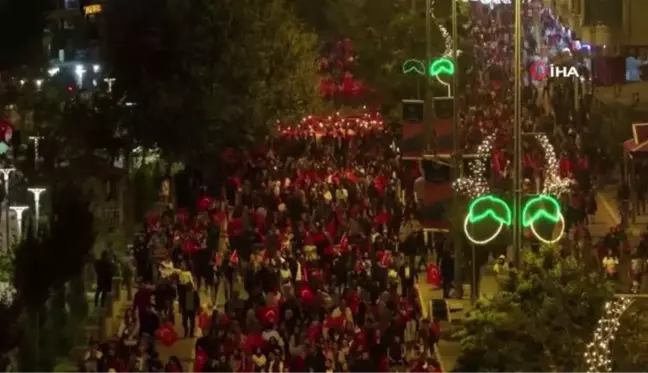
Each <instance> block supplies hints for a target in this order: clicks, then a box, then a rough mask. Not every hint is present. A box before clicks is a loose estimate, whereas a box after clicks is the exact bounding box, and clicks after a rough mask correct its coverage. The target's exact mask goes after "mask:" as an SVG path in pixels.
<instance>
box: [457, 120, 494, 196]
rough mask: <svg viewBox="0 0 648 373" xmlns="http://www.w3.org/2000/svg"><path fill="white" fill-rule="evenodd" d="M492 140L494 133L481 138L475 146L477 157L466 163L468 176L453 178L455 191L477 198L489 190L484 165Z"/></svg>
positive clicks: (491, 149) (487, 158)
mask: <svg viewBox="0 0 648 373" xmlns="http://www.w3.org/2000/svg"><path fill="white" fill-rule="evenodd" d="M494 142H495V133H493V134H492V135H488V136H486V137H485V138H484V140H482V143H481V144H479V146H478V147H477V159H475V160H473V161H471V162H470V163H469V164H468V169H469V171H470V176H469V177H460V178H459V179H457V180H455V182H454V183H453V188H454V190H455V191H457V192H458V193H461V194H464V195H466V196H468V197H470V198H477V197H480V196H483V195H485V194H488V193H489V192H490V187H489V185H488V180H486V167H488V160H489V159H490V156H491V153H492V152H493V143H494Z"/></svg>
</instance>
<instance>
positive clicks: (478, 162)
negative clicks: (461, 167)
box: [453, 132, 572, 198]
mask: <svg viewBox="0 0 648 373" xmlns="http://www.w3.org/2000/svg"><path fill="white" fill-rule="evenodd" d="M495 135H496V132H495V133H493V134H491V135H487V136H486V137H485V138H484V140H482V143H481V144H479V146H478V147H477V158H476V159H475V160H473V161H471V162H470V163H469V164H468V168H469V175H470V176H468V177H461V178H459V179H457V180H456V181H455V182H454V183H453V188H454V190H455V191H456V192H458V193H461V194H463V195H466V196H468V197H470V198H477V197H480V196H483V195H485V194H488V193H489V192H490V187H489V186H488V180H487V179H486V176H485V175H486V167H488V165H489V162H488V160H489V159H490V158H491V154H492V152H493V144H494V142H495ZM534 137H535V139H536V140H537V141H538V143H539V144H540V146H541V147H542V150H543V155H544V160H545V164H546V169H545V178H544V187H543V189H542V193H543V194H548V195H556V196H560V195H562V194H564V193H567V192H568V191H569V189H570V187H571V184H572V181H571V180H570V179H569V178H563V177H560V172H559V171H560V169H559V163H558V158H557V157H556V151H555V149H554V146H553V145H552V144H551V142H550V141H549V138H548V137H547V135H546V134H544V133H538V134H535V136H534Z"/></svg>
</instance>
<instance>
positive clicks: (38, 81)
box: [35, 79, 43, 91]
mask: <svg viewBox="0 0 648 373" xmlns="http://www.w3.org/2000/svg"><path fill="white" fill-rule="evenodd" d="M35 82H36V88H37V89H38V90H39V91H40V89H41V86H42V85H43V79H36V80H35Z"/></svg>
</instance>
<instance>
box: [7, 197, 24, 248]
mask: <svg viewBox="0 0 648 373" xmlns="http://www.w3.org/2000/svg"><path fill="white" fill-rule="evenodd" d="M9 208H10V209H11V211H13V212H14V213H15V214H16V237H17V240H16V242H17V243H20V241H22V239H23V236H22V223H23V212H25V211H26V210H28V209H29V206H9Z"/></svg>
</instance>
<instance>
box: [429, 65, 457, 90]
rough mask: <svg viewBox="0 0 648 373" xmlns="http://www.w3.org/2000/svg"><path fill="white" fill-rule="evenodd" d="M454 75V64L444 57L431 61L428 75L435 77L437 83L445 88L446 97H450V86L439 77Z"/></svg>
mask: <svg viewBox="0 0 648 373" xmlns="http://www.w3.org/2000/svg"><path fill="white" fill-rule="evenodd" d="M454 73H455V65H454V62H452V60H450V59H449V58H446V57H443V58H439V59H438V60H435V61H433V62H432V63H431V64H430V66H429V68H428V74H429V75H430V76H433V77H435V78H436V80H437V81H438V82H439V83H441V84H442V85H444V86H445V87H446V90H447V91H448V94H447V97H452V85H451V84H450V83H448V82H446V81H445V80H443V79H441V75H448V76H453V75H454Z"/></svg>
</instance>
